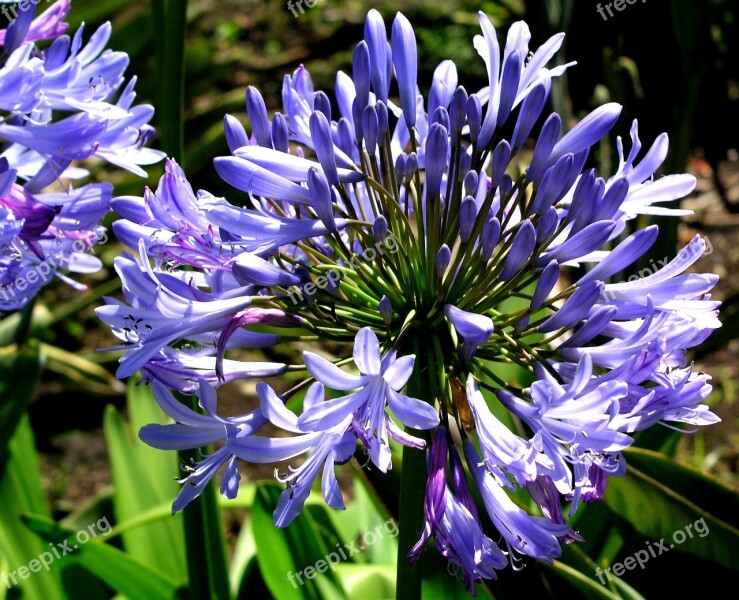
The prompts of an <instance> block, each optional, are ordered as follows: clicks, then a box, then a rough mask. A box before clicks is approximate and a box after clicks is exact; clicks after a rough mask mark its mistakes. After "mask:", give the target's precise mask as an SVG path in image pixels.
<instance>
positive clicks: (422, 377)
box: [395, 339, 435, 600]
mask: <svg viewBox="0 0 739 600" xmlns="http://www.w3.org/2000/svg"><path fill="white" fill-rule="evenodd" d="M413 346H414V352H415V354H416V362H415V368H414V369H413V375H412V376H411V379H410V381H409V382H408V395H410V396H412V397H414V398H420V399H423V400H426V401H428V402H433V401H434V397H435V394H434V393H433V390H432V389H431V388H432V386H431V382H432V381H433V376H431V377H428V376H429V374H430V373H433V372H434V370H433V369H432V368H431V367H432V365H431V364H429V361H428V360H427V354H426V352H425V351H424V350H425V349H426V348H427V347H428V346H425V345H424V344H423V343H422V340H420V339H416V340H414V343H413ZM406 432H407V433H409V434H410V435H413V436H416V437H420V438H422V439H425V440H426V441H427V443H428V435H427V432H425V431H418V430H415V429H410V428H406ZM426 480H427V475H426V453H425V452H423V451H421V450H417V449H415V448H410V447H408V446H405V447H404V448H403V464H402V469H401V477H400V506H399V510H398V527H399V529H400V533H399V534H398V562H397V573H396V577H397V580H396V584H395V590H396V591H395V597H396V598H403V600H416V599H420V598H421V582H422V577H421V575H422V566H423V562H424V561H423V556H421V559H420V560H419V561H418V562H417V563H416V564H415V565H410V564H408V552H409V551H410V549H411V548H412V547H413V545H414V544H415V543H416V541H417V540H418V538H419V536H420V534H421V529H422V528H423V517H424V515H423V505H424V497H425V493H426Z"/></svg>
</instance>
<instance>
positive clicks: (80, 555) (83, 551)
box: [24, 515, 177, 600]
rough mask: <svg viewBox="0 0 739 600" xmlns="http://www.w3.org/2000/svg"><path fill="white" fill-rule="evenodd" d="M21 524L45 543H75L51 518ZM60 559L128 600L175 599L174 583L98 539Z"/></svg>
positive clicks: (28, 519) (34, 518)
mask: <svg viewBox="0 0 739 600" xmlns="http://www.w3.org/2000/svg"><path fill="white" fill-rule="evenodd" d="M24 521H25V522H26V525H27V526H28V527H29V529H31V531H33V532H34V533H35V534H36V535H38V536H40V537H41V538H43V539H44V540H46V541H47V542H51V543H53V544H59V543H62V542H65V541H69V544H71V543H72V541H73V540H74V536H75V533H76V532H74V531H72V530H70V529H66V528H63V527H60V526H59V525H58V524H57V523H55V522H54V521H52V520H51V519H48V518H45V517H40V516H37V515H28V516H26V517H25V518H24ZM70 540H71V541H70ZM60 552H61V551H60ZM61 558H64V561H63V562H62V565H71V564H72V563H76V564H79V565H80V566H82V567H84V568H85V569H86V570H87V571H89V572H90V573H92V574H93V575H95V576H96V577H97V578H99V579H100V580H101V581H103V582H105V583H106V584H107V585H109V586H110V587H112V588H113V589H114V590H116V591H117V592H119V593H121V594H123V595H125V596H127V597H128V598H146V599H147V600H168V599H171V598H175V597H177V584H176V583H175V582H173V581H172V580H170V579H168V578H167V577H165V576H164V575H162V574H161V573H159V572H157V571H155V570H153V569H151V568H150V567H148V566H147V565H146V564H144V563H143V562H141V561H140V560H139V559H137V558H133V557H132V556H129V555H127V554H125V553H124V552H122V551H121V550H118V549H117V548H113V547H112V546H108V545H107V544H105V543H103V542H101V541H99V540H97V539H90V540H89V541H88V542H87V543H84V544H79V545H78V547H77V548H76V549H74V550H73V552H72V553H71V554H68V555H65V556H62V557H61ZM59 560H61V559H59Z"/></svg>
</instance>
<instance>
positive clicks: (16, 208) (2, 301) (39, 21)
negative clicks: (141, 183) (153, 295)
mask: <svg viewBox="0 0 739 600" xmlns="http://www.w3.org/2000/svg"><path fill="white" fill-rule="evenodd" d="M34 9H35V5H34V6H33V7H32V8H29V9H28V10H21V11H19V13H18V16H17V17H16V18H15V19H14V20H13V21H11V22H10V24H9V25H8V28H7V29H6V30H2V31H0V44H1V45H2V50H3V57H2V66H0V111H2V112H0V311H13V310H17V309H19V308H22V307H23V306H25V305H26V304H27V303H28V302H29V301H30V300H31V299H33V298H34V297H35V296H36V294H37V293H38V291H39V290H40V289H41V288H42V287H43V286H44V285H45V284H46V283H48V281H49V280H50V279H51V277H52V274H53V276H55V277H57V278H59V279H62V280H63V281H66V282H67V283H69V284H70V285H73V286H75V287H83V286H80V285H79V284H77V283H75V282H74V281H73V280H72V279H70V278H69V277H68V276H67V275H65V274H64V273H63V272H61V271H68V272H73V273H90V272H94V271H97V270H98V269H99V268H100V262H99V260H98V259H97V258H95V257H94V256H92V255H90V254H88V253H86V252H85V251H86V250H88V249H89V248H90V247H91V246H92V245H94V243H95V242H96V241H97V240H99V239H101V238H102V237H103V235H104V233H103V230H102V228H101V227H100V221H101V219H102V217H103V216H104V215H105V214H106V213H108V212H110V199H111V195H112V186H111V185H110V184H108V183H90V184H87V185H82V186H79V187H77V188H72V186H71V185H70V184H69V181H72V180H78V179H81V178H83V177H85V176H86V175H87V172H86V171H85V170H84V169H82V168H80V167H77V166H75V163H76V161H80V160H83V159H89V158H93V157H96V158H99V159H102V160H104V161H107V162H108V163H110V164H113V165H116V166H119V167H122V168H124V169H127V170H129V171H132V172H134V173H137V174H138V175H141V176H143V175H145V174H146V173H145V171H143V169H142V168H141V166H140V165H147V164H151V163H154V162H157V161H159V160H161V159H162V158H163V154H162V153H161V152H158V151H156V150H150V149H147V148H144V147H143V145H144V144H145V143H146V142H147V141H148V140H149V139H150V138H151V136H152V134H153V129H152V128H151V127H150V126H149V125H148V124H147V123H148V122H149V120H150V119H151V117H152V115H153V112H154V109H153V108H152V107H151V106H148V105H138V106H134V105H133V102H134V99H135V97H136V94H135V92H134V86H135V84H136V80H135V78H133V79H131V80H130V81H129V82H128V83H127V84H126V82H125V80H124V76H123V72H124V71H125V69H126V67H127V65H128V56H127V55H126V54H125V53H124V52H113V51H111V50H105V45H106V44H107V42H108V39H109V38H110V33H111V27H110V24H109V23H108V24H106V25H103V26H102V27H100V28H99V29H98V30H97V31H95V32H94V33H93V34H92V35H91V36H90V38H89V39H88V40H87V42H84V41H83V35H84V27H80V28H79V30H78V31H77V32H76V33H75V35H74V36H73V37H70V36H68V35H66V34H65V32H66V30H67V25H66V23H64V18H65V17H66V15H67V13H68V12H69V9H70V0H58V1H57V2H55V3H54V4H53V5H51V6H50V7H49V8H48V9H47V10H46V11H45V12H43V13H42V14H41V15H39V16H38V17H36V18H34ZM37 42H43V43H44V46H45V49H44V50H42V49H40V48H39V46H38V45H37ZM124 84H125V86H124ZM121 88H123V89H121Z"/></svg>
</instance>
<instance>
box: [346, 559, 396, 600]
mask: <svg viewBox="0 0 739 600" xmlns="http://www.w3.org/2000/svg"><path fill="white" fill-rule="evenodd" d="M336 572H337V574H338V576H339V578H340V579H341V581H342V583H343V584H344V588H345V589H346V590H347V592H348V595H349V599H350V600H386V599H387V598H392V597H393V596H394V594H395V566H394V565H353V564H351V563H342V564H338V565H336Z"/></svg>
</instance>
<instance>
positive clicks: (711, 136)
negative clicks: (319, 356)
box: [30, 0, 739, 598]
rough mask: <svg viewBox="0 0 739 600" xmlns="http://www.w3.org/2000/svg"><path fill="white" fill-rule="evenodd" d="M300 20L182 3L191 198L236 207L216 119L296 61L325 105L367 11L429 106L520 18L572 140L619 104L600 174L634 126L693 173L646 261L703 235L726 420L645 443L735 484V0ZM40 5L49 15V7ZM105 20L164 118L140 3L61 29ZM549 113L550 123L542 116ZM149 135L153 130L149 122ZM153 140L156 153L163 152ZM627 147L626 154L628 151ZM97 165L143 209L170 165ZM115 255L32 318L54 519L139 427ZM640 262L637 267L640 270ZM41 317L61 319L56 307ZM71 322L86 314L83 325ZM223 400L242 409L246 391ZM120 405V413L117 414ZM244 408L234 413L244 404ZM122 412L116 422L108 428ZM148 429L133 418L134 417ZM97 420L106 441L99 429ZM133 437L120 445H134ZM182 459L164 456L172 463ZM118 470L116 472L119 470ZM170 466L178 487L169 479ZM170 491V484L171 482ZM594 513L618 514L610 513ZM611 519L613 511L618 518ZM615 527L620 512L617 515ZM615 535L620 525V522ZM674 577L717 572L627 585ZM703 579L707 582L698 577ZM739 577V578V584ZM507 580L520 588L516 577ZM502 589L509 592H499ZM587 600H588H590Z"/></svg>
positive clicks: (88, 13)
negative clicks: (450, 78)
mask: <svg viewBox="0 0 739 600" xmlns="http://www.w3.org/2000/svg"><path fill="white" fill-rule="evenodd" d="M311 2H313V3H314V6H313V7H310V6H309V5H308V4H307V3H306V2H305V0H303V2H302V3H298V2H295V0H293V4H292V6H293V10H290V8H289V7H288V4H287V0H270V1H257V0H254V1H252V0H220V1H218V2H216V1H215V0H191V1H190V3H189V10H188V37H187V44H186V55H185V63H186V106H185V114H186V125H185V135H186V153H185V160H184V163H185V170H186V172H187V174H188V177H189V180H190V181H191V182H192V183H193V185H194V186H195V187H196V188H203V189H207V190H209V191H210V192H212V193H214V194H216V195H224V196H226V197H227V198H229V200H231V201H232V202H234V203H237V204H238V203H240V202H242V201H243V198H240V197H239V194H240V193H239V192H236V191H235V190H233V189H232V188H228V186H226V184H224V183H223V182H222V181H221V180H220V179H219V178H218V177H217V176H216V174H215V171H214V170H213V168H212V159H213V157H215V156H219V155H227V154H228V148H227V146H226V143H225V139H224V136H223V128H222V118H223V115H224V114H225V113H231V114H233V115H235V116H237V117H238V118H240V119H241V120H242V122H244V123H245V124H246V125H247V129H248V123H247V120H246V114H245V108H244V91H245V88H246V86H247V85H255V86H257V87H258V88H259V89H260V90H261V92H262V94H263V96H264V98H265V100H266V102H267V107H268V109H269V110H277V109H280V104H281V94H280V90H281V86H282V77H283V75H284V74H286V73H291V72H292V71H293V70H294V69H295V68H296V67H297V66H298V65H300V64H301V63H302V64H304V65H305V66H306V67H307V68H308V70H309V71H310V73H311V75H312V77H313V82H314V85H315V89H316V90H319V89H321V90H324V91H326V92H327V93H328V95H329V97H330V98H331V97H332V93H331V90H332V88H333V83H334V74H335V72H336V71H337V70H339V69H342V70H346V71H350V70H351V67H350V62H351V53H352V51H353V48H354V45H355V44H356V42H357V41H358V40H360V39H361V38H362V31H363V23H364V18H365V16H366V13H367V10H368V9H370V8H377V9H378V10H379V11H380V12H381V13H383V15H384V16H385V17H386V22H390V19H391V18H392V16H393V15H394V14H395V12H396V11H398V10H400V11H402V12H403V13H404V14H405V15H406V16H407V17H408V18H409V20H410V21H411V23H413V25H414V26H415V27H416V30H415V31H416V37H417V40H418V46H419V59H420V65H419V85H420V86H421V91H422V92H423V93H424V94H425V93H426V92H427V90H428V86H429V84H430V81H431V75H432V73H433V70H434V68H435V67H436V65H437V64H438V63H439V62H440V61H442V60H444V59H447V58H451V59H452V60H454V62H455V63H456V64H457V68H458V70H459V73H460V84H462V85H464V86H465V87H466V89H467V90H468V91H469V92H471V91H476V90H477V89H479V88H480V87H482V86H484V85H486V84H487V77H486V73H485V70H484V63H483V62H482V60H481V59H480V58H479V56H478V55H477V53H476V52H475V50H474V48H473V46H472V37H473V36H474V35H476V34H477V33H478V32H479V26H478V21H477V15H476V12H477V11H478V10H482V11H484V12H486V13H487V14H488V15H489V16H490V17H491V19H492V20H493V22H494V23H495V25H496V27H497V28H498V29H499V32H500V33H501V35H504V34H505V32H506V31H507V29H508V26H509V25H510V24H511V23H513V22H514V21H516V20H519V19H525V20H526V21H527V22H528V23H529V25H530V27H531V31H532V36H533V39H532V44H531V46H532V47H533V48H536V47H538V46H539V45H540V44H541V43H542V42H544V41H545V40H546V39H547V38H548V37H549V36H550V35H552V34H553V33H556V32H559V31H565V32H567V38H566V42H565V46H564V48H563V51H562V52H561V53H560V55H559V56H558V57H557V60H558V61H559V62H560V63H563V62H567V61H570V60H576V61H577V63H578V64H577V65H576V66H575V67H572V68H571V69H570V70H568V71H567V75H566V76H564V77H561V78H559V79H557V80H556V81H555V87H554V90H553V93H552V96H551V104H552V106H551V108H552V110H557V111H558V112H560V114H561V115H562V116H563V121H564V122H565V123H566V124H569V125H570V126H571V125H572V124H573V123H575V122H576V121H577V119H579V118H581V117H582V116H583V115H584V114H585V113H587V112H588V111H590V110H592V109H593V108H594V107H596V106H598V105H600V104H603V103H604V102H609V101H616V102H619V103H621V104H623V106H624V110H623V113H622V117H621V119H620V120H619V122H618V124H617V126H616V127H615V128H614V131H613V132H612V135H611V139H610V140H609V143H603V144H601V146H600V147H599V149H598V151H597V152H596V153H595V156H594V157H593V161H594V163H595V164H597V166H598V167H599V168H600V169H601V175H604V176H607V175H608V174H609V173H611V172H612V171H613V170H614V161H615V160H617V156H616V153H615V147H616V146H615V137H616V136H617V135H620V136H622V137H625V139H626V140H628V132H629V127H630V125H631V121H632V120H633V119H635V118H638V120H639V134H640V137H641V140H642V143H643V144H644V145H645V146H647V147H648V146H649V145H651V142H652V140H653V139H654V138H655V137H656V136H657V135H658V134H660V133H661V132H663V131H667V132H668V133H669V135H670V153H669V156H668V159H667V161H666V163H665V165H664V166H663V169H662V172H663V173H677V172H685V171H688V172H690V173H693V174H694V175H695V176H696V177H697V179H698V185H697V188H696V190H695V192H694V193H693V194H691V196H690V197H688V198H686V199H685V200H684V201H683V204H682V205H683V207H684V208H690V209H692V210H693V211H694V215H693V216H691V217H687V218H684V219H682V220H681V221H680V222H679V223H678V222H677V220H675V219H672V220H671V221H670V222H660V225H661V227H662V230H661V238H660V242H659V246H658V248H656V249H654V251H653V253H652V254H651V256H652V257H653V258H654V259H655V260H658V259H661V258H663V257H672V256H674V255H675V252H676V247H677V246H676V245H682V244H684V243H686V242H687V241H689V240H690V238H691V237H693V236H694V235H696V234H700V235H701V236H704V237H705V238H706V240H707V242H708V247H709V249H712V251H711V252H710V253H706V255H704V256H703V257H702V258H701V259H700V260H699V261H698V263H697V264H696V265H694V267H693V269H694V270H696V271H701V272H713V273H717V274H718V275H719V276H720V277H721V279H720V280H719V283H718V285H717V287H716V289H715V294H716V296H717V297H718V298H719V299H720V300H722V301H723V303H724V304H723V309H722V317H721V318H722V320H723V321H724V327H723V328H722V329H721V330H719V331H718V332H717V333H716V334H714V335H713V336H712V337H711V338H710V339H709V340H708V341H707V342H706V343H705V344H704V345H703V346H702V347H701V348H699V349H698V350H697V351H696V352H695V353H694V356H692V357H691V358H692V359H693V360H695V363H696V368H697V369H699V370H703V371H707V372H710V373H711V374H713V376H714V381H713V384H714V391H713V394H712V396H711V398H710V400H709V405H710V406H711V409H712V410H713V411H714V412H715V413H716V414H718V415H719V416H720V417H721V418H722V423H720V424H718V425H715V426H712V427H707V428H704V429H702V430H701V431H699V432H698V433H695V434H694V435H683V436H671V435H669V431H667V430H664V431H656V432H655V433H650V435H652V436H654V439H652V440H644V445H645V447H652V448H654V449H659V450H661V451H664V452H668V453H670V454H673V455H674V456H675V457H676V458H678V459H680V460H682V461H684V462H686V463H688V464H689V465H692V466H693V467H695V468H696V469H699V470H701V471H705V472H708V473H711V474H713V475H715V476H716V477H717V478H718V479H719V480H721V481H723V482H725V483H726V484H727V485H729V486H735V485H736V484H737V483H738V482H739V477H738V475H737V471H738V468H739V430H738V429H737V423H738V422H739V399H738V391H737V386H738V385H739V60H738V59H739V22H738V19H739V6H737V3H736V2H734V1H731V0H672V1H661V2H657V1H654V0H650V1H649V2H640V1H638V0H637V2H636V3H634V4H625V5H624V6H623V10H621V11H617V10H615V9H612V11H611V12H612V14H613V16H610V15H609V12H608V10H607V9H606V8H605V5H606V4H607V5H608V6H609V7H610V6H611V4H610V3H602V4H601V9H602V10H601V11H599V9H598V6H599V3H596V2H592V1H590V0H577V1H575V0H573V1H567V0H541V1H533V0H532V1H530V2H524V1H523V0H520V1H516V0H510V1H500V2H494V1H486V2H472V1H467V0H430V1H428V0H426V1H423V2H421V1H412V0H403V1H388V2H361V1H358V0H347V1H339V0H317V2H315V1H314V0H311ZM41 9H43V2H42V3H41ZM106 20H110V21H112V23H113V36H112V39H111V41H110V43H109V45H108V47H110V48H113V49H115V50H123V51H125V52H127V53H128V54H129V56H130V57H131V64H130V67H129V71H128V73H129V75H133V74H136V75H137V76H138V78H139V82H138V85H137V90H138V93H139V101H144V102H151V103H153V104H155V105H156V103H157V98H156V88H155V85H156V81H157V66H156V64H155V61H154V51H153V48H154V40H155V38H156V36H158V35H159V33H158V32H157V31H153V28H152V25H151V13H150V5H149V3H148V2H136V1H134V2H131V1H126V0H73V8H72V12H71V14H70V17H69V18H68V21H69V22H70V24H71V30H75V29H76V28H77V27H78V26H79V24H80V23H81V22H83V21H84V22H85V23H86V27H88V28H90V29H89V30H88V35H89V33H91V31H92V30H93V28H94V27H97V26H98V25H99V24H101V23H103V22H104V21H106ZM545 114H548V113H547V112H546V111H545ZM153 124H154V125H155V126H156V125H157V117H155V121H154V123H153ZM156 144H157V141H156V140H155V141H154V145H155V146H156ZM628 145H629V144H627V146H628ZM101 169H102V167H100V168H99V170H95V169H93V173H94V177H95V178H99V179H110V180H112V181H113V183H114V184H115V185H116V191H117V194H118V195H124V194H135V195H141V193H142V191H143V187H144V186H145V185H150V186H154V185H156V181H157V179H158V177H159V175H160V174H161V172H162V165H157V166H155V167H154V168H152V169H149V172H150V177H149V179H148V180H146V181H143V180H141V179H140V178H137V177H133V176H130V175H126V174H122V173H121V172H111V173H107V172H105V171H104V170H101ZM120 252H121V248H120V247H119V246H118V245H117V243H115V242H114V241H111V242H108V243H107V244H105V245H103V246H101V247H100V248H98V253H99V255H100V256H101V257H102V258H103V260H104V262H105V264H106V265H107V269H106V270H103V271H101V272H99V273H97V274H95V275H94V276H93V277H92V278H89V279H88V281H87V283H89V286H90V289H89V291H88V292H86V293H83V294H79V293H76V292H74V291H73V290H71V289H69V288H65V287H62V286H57V287H53V288H47V290H46V291H44V293H43V294H42V296H41V297H40V302H39V307H38V308H37V314H36V315H35V317H34V331H35V336H36V337H38V338H40V339H41V340H42V341H43V342H44V343H45V344H46V345H47V347H48V349H50V351H49V352H47V364H46V371H45V373H44V375H43V378H42V381H41V385H40V387H39V390H38V393H37V395H36V398H35V400H34V402H33V404H32V405H31V407H30V418H31V424H32V428H33V431H34V433H35V436H36V446H37V448H38V450H39V451H40V468H41V474H42V482H43V487H44V490H45V492H46V495H47V497H48V498H49V499H50V501H51V508H52V514H53V516H54V517H55V518H57V519H62V518H66V517H69V516H70V515H74V514H79V511H80V510H83V509H84V508H85V507H86V506H89V505H90V503H91V502H101V501H102V502H113V498H114V492H113V491H112V489H113V488H112V485H113V483H114V476H115V475H116V473H115V472H114V470H115V468H116V467H115V465H116V464H118V465H119V467H117V468H120V462H119V463H116V462H115V460H116V459H115V457H111V456H110V455H109V451H108V444H109V443H110V437H111V435H112V434H111V431H114V429H111V427H113V426H112V425H111V423H113V421H114V420H115V418H122V419H129V418H133V420H134V421H135V420H136V416H135V415H134V416H133V417H132V416H131V415H130V414H129V413H128V411H127V408H126V407H127V401H126V395H125V386H124V385H123V384H122V383H120V382H117V381H115V379H114V378H113V375H112V373H113V372H114V371H115V367H116V361H117V358H118V354H117V353H115V352H112V353H100V352H98V349H99V348H106V347H111V346H114V345H115V343H116V340H115V339H114V338H113V336H112V335H111V334H110V333H109V331H107V329H106V328H104V327H102V326H101V324H100V323H99V322H98V321H97V319H96V318H95V316H94V313H93V307H94V306H95V305H96V304H97V303H99V301H100V300H99V299H100V297H101V296H102V295H104V294H106V295H115V294H116V293H117V291H118V286H119V283H118V282H117V279H116V278H115V273H114V272H113V271H112V269H111V265H112V260H113V258H114V257H115V256H117V255H118V254H120ZM638 269H639V266H636V267H635V270H638ZM43 306H49V307H55V308H53V309H52V310H51V311H49V310H46V309H44V308H43ZM78 311H79V312H78ZM230 401H233V402H251V401H252V400H251V399H250V398H249V390H248V389H245V390H242V394H241V395H240V396H239V395H235V398H234V399H233V400H230ZM111 405H112V407H113V408H110V407H111ZM242 409H243V407H242ZM113 414H115V415H120V416H119V417H113V416H112V415H113ZM139 417H141V415H139ZM105 419H107V422H106V426H107V430H106V432H105V433H106V435H107V437H108V443H107V444H106V436H105V435H104V434H103V423H104V420H105ZM129 434H130V431H129ZM172 458H173V460H174V457H172ZM111 464H113V467H111ZM176 474H177V473H176V469H174V470H173V472H172V473H171V475H170V478H171V477H174V476H175V475H176ZM173 489H175V491H176V486H175V485H173ZM602 510H603V511H609V510H610V511H612V508H606V507H603V509H602ZM229 515H230V516H229V517H228V519H227V528H228V531H227V537H228V539H229V540H230V543H231V546H233V545H234V544H235V543H236V539H237V536H238V533H239V528H240V523H241V521H242V519H243V515H244V513H243V512H239V510H236V511H234V512H233V513H229ZM610 516H612V517H613V516H614V515H610ZM615 518H616V519H618V515H615ZM617 522H618V521H617ZM619 532H620V534H621V537H622V542H623V545H622V546H621V548H622V549H621V552H622V556H626V555H628V554H629V553H630V552H633V550H630V548H634V547H637V546H643V544H644V540H645V536H644V535H642V534H640V533H639V532H638V531H636V530H635V529H634V528H633V527H632V526H631V525H629V524H628V523H627V522H626V520H624V521H623V522H620V525H619ZM676 569H685V571H683V572H685V573H688V574H691V573H696V572H700V573H701V578H703V579H704V580H707V578H708V577H710V576H711V575H712V574H713V575H715V576H718V577H727V576H728V575H727V574H728V573H730V571H728V570H727V569H726V568H725V567H719V566H718V565H717V564H715V563H711V562H709V561H705V560H702V559H698V558H695V557H693V556H690V555H687V554H682V553H680V552H675V553H671V554H670V555H668V556H665V557H661V558H660V560H659V561H657V560H655V561H653V563H650V564H649V567H648V569H646V570H645V571H634V572H630V573H627V575H626V576H625V578H626V580H627V581H628V582H629V583H630V584H632V585H634V586H635V587H636V588H637V589H639V590H640V591H641V593H642V594H644V596H645V597H647V598H652V597H658V595H659V596H666V595H668V594H670V593H678V592H679V591H680V590H682V589H684V587H683V586H684V582H683V580H682V578H680V577H675V573H677V572H679V571H676ZM698 569H700V571H698ZM734 574H735V572H734ZM503 578H508V580H510V581H512V582H515V584H516V585H518V584H519V583H520V581H521V578H520V577H519V574H517V573H513V572H506V573H504V574H503ZM502 585H505V583H503V584H502ZM584 597H587V595H586V596H584Z"/></svg>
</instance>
